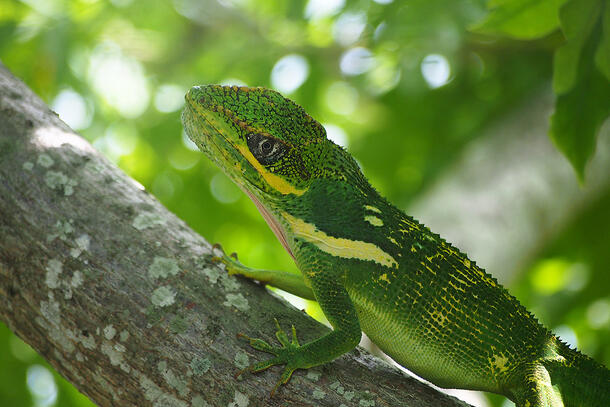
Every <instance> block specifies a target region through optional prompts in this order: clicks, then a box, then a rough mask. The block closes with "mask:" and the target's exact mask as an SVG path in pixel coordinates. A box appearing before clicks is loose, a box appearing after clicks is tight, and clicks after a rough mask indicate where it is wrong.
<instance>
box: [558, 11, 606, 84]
mask: <svg viewBox="0 0 610 407" xmlns="http://www.w3.org/2000/svg"><path fill="white" fill-rule="evenodd" d="M601 8H602V0H571V1H569V2H568V3H566V4H565V5H564V6H563V7H562V8H561V10H560V12H559V19H560V24H561V29H562V31H563V35H564V36H565V38H566V43H565V44H564V45H562V46H561V47H560V48H558V49H557V51H555V58H554V61H553V90H554V91H555V93H556V94H558V95H560V94H563V93H566V92H568V91H570V90H571V89H572V88H573V87H574V85H575V82H576V77H577V75H578V66H579V61H580V54H581V51H582V48H583V46H584V45H585V43H586V42H587V39H588V38H589V36H590V34H591V31H592V30H593V27H595V26H596V23H597V20H598V18H599V15H600V12H601ZM591 58H592V57H591Z"/></svg>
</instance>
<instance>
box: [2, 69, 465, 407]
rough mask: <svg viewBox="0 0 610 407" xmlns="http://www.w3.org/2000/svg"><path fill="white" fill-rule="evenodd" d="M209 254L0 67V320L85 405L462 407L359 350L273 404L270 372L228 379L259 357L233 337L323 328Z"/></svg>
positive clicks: (301, 380) (300, 379) (301, 375)
mask: <svg viewBox="0 0 610 407" xmlns="http://www.w3.org/2000/svg"><path fill="white" fill-rule="evenodd" d="M202 216H206V214H202ZM208 216H210V214H208ZM211 254H212V248H211V246H210V244H209V243H208V242H206V241H205V240H204V239H203V238H202V237H201V236H199V235H197V234H196V233H195V232H193V231H192V230H191V229H190V228H189V227H188V226H187V225H186V224H185V223H184V222H183V221H181V220H180V219H178V218H176V216H174V215H173V214H171V213H169V212H168V211H167V210H166V209H165V208H164V207H163V206H162V205H161V204H160V203H159V202H158V201H157V200H156V199H155V198H154V197H153V196H151V195H150V194H149V193H147V192H146V191H144V190H143V188H142V187H141V186H140V185H139V184H138V183H137V182H135V181H133V180H132V179H130V178H129V177H128V176H126V175H125V174H124V173H123V172H121V171H120V170H119V169H118V168H116V167H115V166H114V165H113V164H111V163H109V162H108V161H107V160H106V159H105V158H103V157H102V156H100V154H99V153H98V152H96V151H95V150H94V149H93V148H92V147H91V146H90V145H89V144H88V143H87V142H86V141H85V140H83V139H82V138H80V137H79V136H78V135H76V134H75V133H74V132H72V130H70V129H69V128H68V127H67V126H66V125H65V124H64V123H62V122H61V121H60V120H59V118H58V117H57V116H56V115H55V114H54V113H53V112H52V111H50V110H49V109H48V107H47V106H46V105H45V104H44V103H43V102H42V101H41V100H40V99H39V98H38V97H36V96H35V95H34V94H33V93H32V91H30V90H29V89H28V88H27V87H26V86H25V85H24V84H23V83H21V82H20V81H18V80H17V79H15V78H14V77H13V76H12V75H11V74H10V73H9V72H8V71H7V70H6V68H4V66H2V65H1V64H0V319H1V320H2V321H4V322H5V323H6V324H7V325H8V326H9V328H10V329H11V330H12V331H13V332H15V333H16V334H17V335H19V336H20V337H21V338H22V339H23V340H24V341H26V342H27V343H29V344H30V345H31V346H32V347H33V348H34V349H36V350H37V351H38V352H40V353H41V354H42V355H43V356H44V357H45V358H46V359H47V360H48V361H49V362H50V363H51V364H52V365H53V366H54V367H55V368H56V369H57V371H58V372H60V373H61V374H62V375H63V376H64V377H66V378H67V379H68V380H70V381H71V382H72V383H74V385H75V386H76V387H77V388H78V389H79V390H80V391H81V392H83V393H84V394H86V395H87V396H88V397H89V398H90V399H91V400H93V401H94V402H95V403H96V404H98V405H101V406H110V405H139V406H141V405H155V406H194V407H202V406H221V405H222V406H227V405H235V406H246V405H249V406H258V405H268V406H280V405H281V406H305V405H317V406H339V405H345V406H363V405H370V406H372V405H375V406H429V405H434V406H457V405H464V404H463V403H460V402H458V401H456V400H455V399H453V398H451V397H448V396H446V395H443V394H441V393H439V392H438V391H436V390H434V389H432V388H430V387H428V386H426V385H424V384H422V383H420V382H418V381H416V380H415V379H412V378H409V377H407V376H406V375H405V374H403V373H402V372H400V371H399V370H398V369H396V368H393V367H391V366H389V365H387V364H386V363H385V362H382V361H380V360H379V359H377V358H375V357H372V356H370V355H369V354H367V353H366V352H364V351H363V350H360V349H358V350H356V351H354V352H350V353H349V354H348V355H346V356H344V357H341V358H339V359H338V360H336V361H335V362H333V363H330V364H328V365H326V366H323V367H320V368H317V369H311V371H309V372H304V371H299V372H297V373H295V375H294V377H293V379H292V381H291V382H290V383H289V384H288V385H286V386H283V387H282V388H281V389H280V390H279V392H278V395H276V396H275V397H274V398H273V399H269V393H270V390H271V388H272V387H273V385H274V383H275V381H276V380H278V378H279V373H278V370H277V369H270V370H269V371H267V372H264V373H261V374H257V375H249V374H245V375H243V376H242V378H240V379H235V378H234V375H235V373H236V372H237V371H239V370H240V369H242V368H243V367H245V366H246V365H247V364H249V363H251V362H253V361H255V360H261V359H262V358H265V357H266V355H264V354H261V353H258V352H255V351H253V350H252V349H251V348H250V347H249V346H248V345H247V344H245V343H244V342H243V341H240V340H238V339H237V338H236V334H237V333H238V332H245V333H250V334H256V335H257V336H259V335H260V336H262V337H263V338H265V339H267V340H269V341H274V340H275V338H274V337H273V334H274V330H275V329H274V326H273V323H272V317H277V318H278V320H279V321H280V324H281V325H282V326H283V327H285V328H288V327H290V325H291V324H294V325H295V326H296V327H297V329H298V332H299V333H300V334H301V336H302V338H301V340H302V341H303V342H305V341H307V340H311V339H313V338H316V337H318V336H320V335H321V334H323V333H324V332H325V331H327V328H325V327H324V326H322V325H321V324H319V323H317V322H315V321H313V320H312V319H311V318H309V317H308V316H306V315H305V314H304V313H302V312H300V311H298V310H296V309H294V308H292V307H291V306H289V305H287V304H286V303H285V302H284V301H282V300H280V299H278V298H276V297H274V296H271V295H269V294H268V292H267V291H266V290H265V289H264V288H262V287H261V286H259V285H257V284H255V283H253V282H250V281H246V280H243V279H238V278H229V277H228V276H227V275H226V273H225V272H224V271H223V269H222V268H221V267H219V266H217V265H215V264H213V263H211V261H210V258H211ZM231 403H233V404H231Z"/></svg>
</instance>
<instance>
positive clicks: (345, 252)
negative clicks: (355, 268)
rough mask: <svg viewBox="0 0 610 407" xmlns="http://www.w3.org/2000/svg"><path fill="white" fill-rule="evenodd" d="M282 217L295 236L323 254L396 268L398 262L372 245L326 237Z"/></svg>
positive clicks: (303, 224) (298, 222) (308, 225)
mask: <svg viewBox="0 0 610 407" xmlns="http://www.w3.org/2000/svg"><path fill="white" fill-rule="evenodd" d="M283 216H284V218H285V219H286V221H288V223H289V224H290V226H291V228H292V231H293V233H294V234H295V235H296V236H298V237H300V238H302V239H305V240H306V241H308V242H310V243H311V244H313V245H315V246H316V247H317V248H318V249H320V250H322V251H323V252H325V253H328V254H331V255H333V256H337V257H341V258H344V259H359V260H369V261H374V262H376V263H379V264H381V265H382V266H386V267H398V262H397V261H396V260H395V259H394V258H393V257H392V256H391V255H389V254H388V253H386V252H384V251H383V250H382V249H380V248H379V247H378V246H377V245H375V244H373V243H369V242H363V241H362V240H350V239H345V238H339V237H332V236H328V235H327V234H326V233H324V232H323V231H321V230H318V228H316V226H315V225H313V224H311V223H307V222H305V221H304V220H303V219H298V218H295V217H294V216H292V215H290V214H288V213H284V214H283Z"/></svg>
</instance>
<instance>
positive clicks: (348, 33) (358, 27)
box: [333, 13, 366, 47]
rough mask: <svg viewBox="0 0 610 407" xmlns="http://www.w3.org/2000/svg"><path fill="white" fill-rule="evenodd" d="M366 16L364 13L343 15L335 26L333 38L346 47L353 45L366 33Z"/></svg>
mask: <svg viewBox="0 0 610 407" xmlns="http://www.w3.org/2000/svg"><path fill="white" fill-rule="evenodd" d="M365 25H366V16H365V15H364V13H343V14H341V15H340V16H339V17H338V18H337V20H336V21H335V24H334V25H333V37H334V39H335V41H337V43H339V44H341V45H343V46H344V47H346V46H349V45H352V44H353V43H355V42H356V41H358V38H360V35H361V34H362V32H363V31H364V27H365Z"/></svg>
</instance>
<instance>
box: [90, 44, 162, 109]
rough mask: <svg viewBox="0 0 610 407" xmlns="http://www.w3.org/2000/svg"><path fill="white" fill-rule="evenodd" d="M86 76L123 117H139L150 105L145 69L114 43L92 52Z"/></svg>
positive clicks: (99, 93) (99, 47) (103, 45)
mask: <svg viewBox="0 0 610 407" xmlns="http://www.w3.org/2000/svg"><path fill="white" fill-rule="evenodd" d="M87 78H88V80H89V83H90V84H91V86H92V87H93V89H94V90H95V91H96V93H97V94H98V95H100V96H101V97H102V98H103V99H104V100H105V101H106V103H108V104H109V105H110V106H112V107H114V108H115V109H116V110H117V111H118V112H119V113H120V114H121V115H122V116H123V117H126V118H130V119H133V118H136V117H138V116H140V115H141V114H142V113H144V111H145V110H146V108H147V107H148V103H149V101H150V92H149V90H148V81H147V80H146V77H145V75H144V68H142V65H141V64H140V63H139V62H138V61H136V60H135V59H133V58H131V57H128V56H126V55H123V53H122V52H121V50H120V49H119V47H118V46H116V45H115V44H112V43H104V44H102V45H100V46H98V47H97V48H96V49H95V50H94V51H93V53H92V55H91V58H90V59H89V69H88V72H87Z"/></svg>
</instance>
